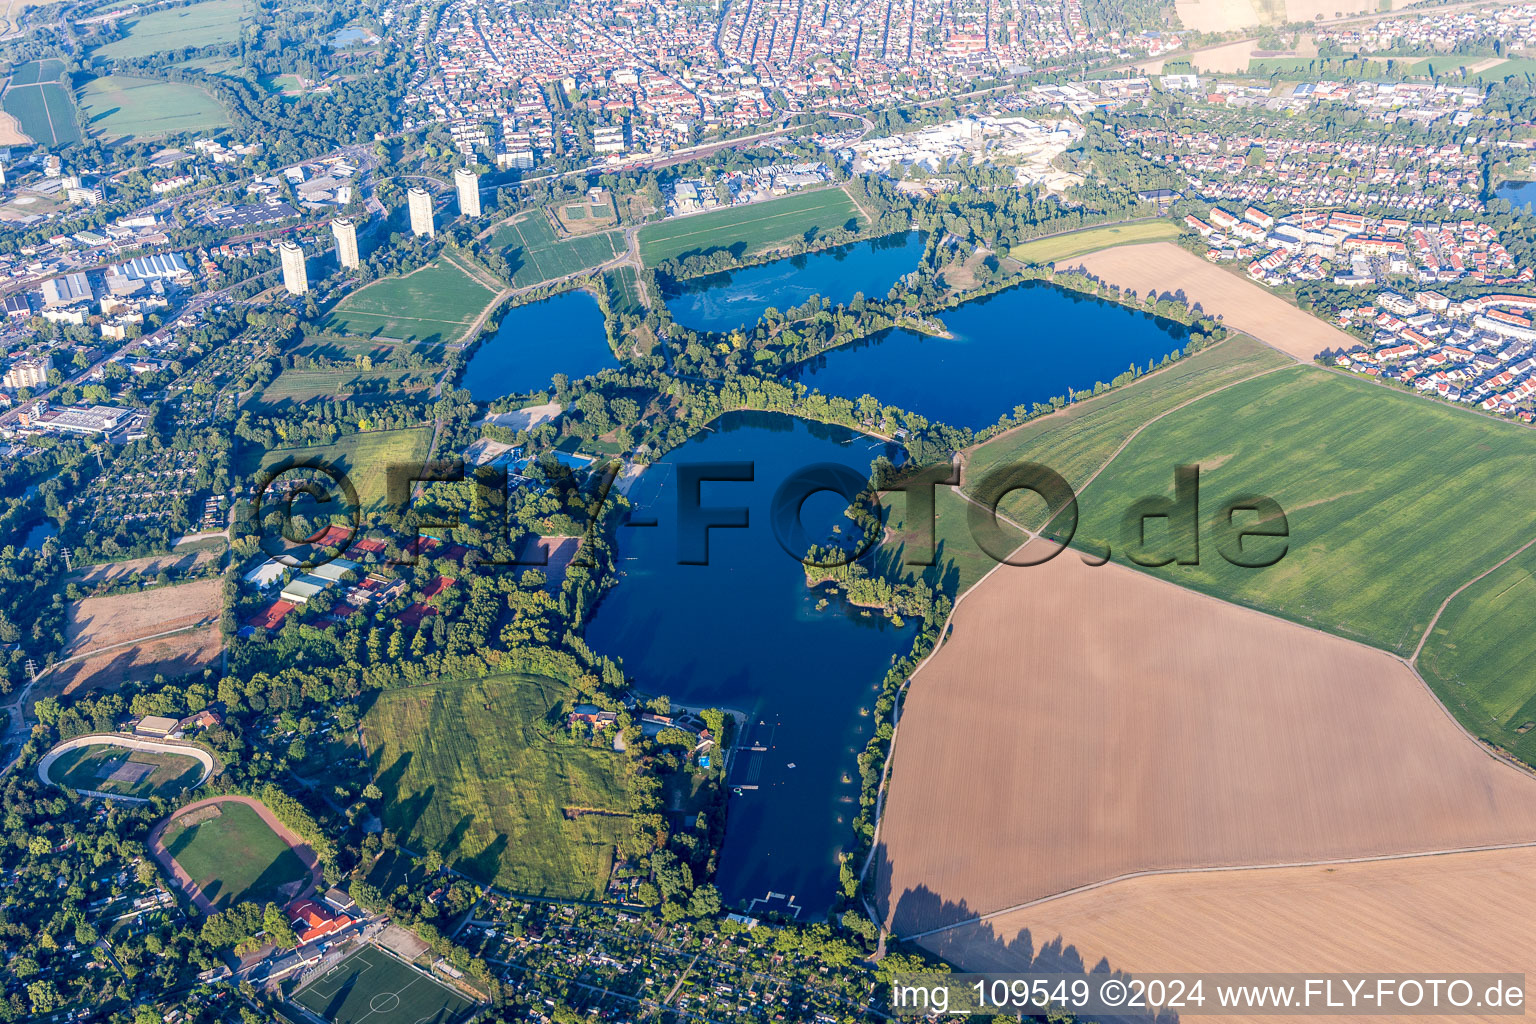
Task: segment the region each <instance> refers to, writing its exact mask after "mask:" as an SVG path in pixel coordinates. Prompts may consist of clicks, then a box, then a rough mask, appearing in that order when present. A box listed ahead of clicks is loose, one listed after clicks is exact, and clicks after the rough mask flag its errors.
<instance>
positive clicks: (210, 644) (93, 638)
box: [47, 555, 224, 693]
mask: <svg viewBox="0 0 1536 1024" xmlns="http://www.w3.org/2000/svg"><path fill="white" fill-rule="evenodd" d="M161 557H162V558H172V557H173V556H170V555H164V556H161ZM183 557H191V556H183ZM141 561H142V560H141ZM124 564H127V563H124ZM108 568H110V567H106V566H95V567H92V568H91V569H89V570H85V571H87V572H95V571H96V570H98V569H100V570H105V569H108ZM222 602H223V581H222V580H220V579H218V578H217V577H215V578H213V579H206V580H198V581H197V582H195V583H184V584H182V585H180V586H165V587H154V588H151V589H149V590H141V591H138V592H135V593H128V594H114V595H112V596H111V597H88V598H85V599H84V600H82V601H75V602H73V603H72V604H71V605H70V606H69V609H68V611H67V612H66V613H65V626H64V636H65V644H64V649H63V651H62V652H61V661H60V663H59V664H58V666H57V667H56V668H54V669H53V670H52V671H51V672H49V674H48V676H47V679H48V687H49V689H50V690H53V691H55V692H61V693H70V692H72V691H74V690H78V689H83V688H87V687H97V686H116V685H119V684H121V683H123V682H126V681H128V680H130V679H149V678H152V677H153V676H154V675H155V674H156V673H160V674H163V675H166V676H172V675H181V674H184V673H187V672H193V671H197V670H200V669H202V668H204V667H206V666H207V665H210V664H212V663H213V662H215V661H216V660H217V659H218V657H219V652H220V651H222V650H223V643H224V640H223V636H222V635H221V634H220V633H219V628H218V622H219V613H220V611H221V608H222ZM199 627H201V628H199ZM167 633H169V634H172V635H170V636H166V635H165V634H167Z"/></svg>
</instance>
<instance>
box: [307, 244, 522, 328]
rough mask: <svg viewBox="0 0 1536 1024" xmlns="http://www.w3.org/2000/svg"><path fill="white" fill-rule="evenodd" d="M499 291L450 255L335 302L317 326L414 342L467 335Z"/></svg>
mask: <svg viewBox="0 0 1536 1024" xmlns="http://www.w3.org/2000/svg"><path fill="white" fill-rule="evenodd" d="M495 298H496V291H495V290H494V289H492V288H489V287H487V286H486V285H485V284H483V283H481V281H479V280H477V279H476V277H475V276H472V275H471V274H470V273H469V272H468V271H467V270H465V269H464V268H463V267H462V266H460V265H459V264H458V263H456V262H454V261H453V259H452V258H451V257H447V256H445V257H443V258H442V259H439V260H437V261H436V262H435V263H430V264H428V265H427V266H425V267H423V268H422V269H420V270H417V271H414V272H412V273H410V274H406V275H405V276H404V277H389V278H384V279H383V280H380V281H375V282H374V283H372V284H370V285H366V286H365V287H363V288H361V289H359V290H358V291H355V292H353V293H352V294H351V295H348V296H347V297H346V298H344V299H342V300H341V302H339V303H337V304H336V306H335V308H333V309H332V310H331V311H330V313H328V314H327V315H326V316H325V317H324V318H323V319H322V320H321V321H320V322H319V324H318V325H317V326H318V327H319V329H320V330H321V331H324V332H327V333H330V334H337V335H342V336H352V337H358V338H366V339H369V340H376V341H386V342H391V341H392V342H397V343H406V344H415V345H449V344H455V343H458V342H462V341H465V340H467V339H466V337H465V336H466V335H467V334H468V332H469V329H470V328H471V327H472V326H473V325H474V324H475V323H476V322H477V321H479V319H480V318H481V316H482V315H483V314H484V313H485V311H486V310H487V309H488V308H490V305H491V303H492V302H493V301H494V300H495Z"/></svg>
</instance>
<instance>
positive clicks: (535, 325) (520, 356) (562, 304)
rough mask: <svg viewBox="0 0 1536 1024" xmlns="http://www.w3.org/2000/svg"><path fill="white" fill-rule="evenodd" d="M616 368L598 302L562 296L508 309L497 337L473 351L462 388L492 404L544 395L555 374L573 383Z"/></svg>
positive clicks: (585, 297) (575, 294)
mask: <svg viewBox="0 0 1536 1024" xmlns="http://www.w3.org/2000/svg"><path fill="white" fill-rule="evenodd" d="M618 365H619V361H618V359H617V358H615V357H614V354H613V350H612V349H611V348H609V347H608V335H607V332H606V331H604V329H603V312H602V310H600V309H599V308H598V306H597V300H596V299H594V298H593V297H592V296H591V295H589V294H587V293H586V292H581V291H576V292H564V293H562V294H560V295H556V296H555V297H554V298H552V299H544V300H543V301H542V302H532V303H529V304H528V305H526V306H514V307H512V308H511V309H509V310H507V311H506V315H504V316H503V317H502V318H501V325H500V326H499V327H498V328H497V330H496V333H495V334H494V335H492V336H491V337H489V338H487V339H485V340H484V341H483V342H481V343H480V347H479V348H477V349H475V353H474V355H472V356H471V357H470V360H469V365H468V366H466V367H465V368H464V379H463V380H462V381H460V382H459V386H460V387H462V388H468V389H469V393H470V395H472V396H473V397H474V399H475V400H476V401H477V402H488V401H490V400H491V399H493V398H500V397H501V396H502V395H513V394H516V395H526V394H529V393H530V392H534V391H542V390H544V389H545V388H548V387H549V382H550V380H551V379H552V378H553V377H554V375H555V374H557V373H563V374H565V375H566V376H567V377H570V378H571V379H573V380H575V379H577V378H580V377H586V376H589V375H591V374H594V373H596V372H597V371H599V370H605V369H607V368H609V367H610V366H618Z"/></svg>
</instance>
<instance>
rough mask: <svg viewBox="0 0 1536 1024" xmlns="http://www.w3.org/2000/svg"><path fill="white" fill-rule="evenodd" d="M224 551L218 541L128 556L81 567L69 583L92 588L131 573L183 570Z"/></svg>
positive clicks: (73, 574)
mask: <svg viewBox="0 0 1536 1024" xmlns="http://www.w3.org/2000/svg"><path fill="white" fill-rule="evenodd" d="M223 554H224V545H223V543H222V542H221V543H217V544H213V545H210V546H206V547H205V546H202V545H199V546H198V547H196V548H191V549H188V548H183V549H182V550H180V551H178V552H172V553H171V554H166V555H150V556H148V557H147V558H130V559H128V560H126V561H122V562H103V563H102V564H100V565H87V566H83V567H81V568H80V569H78V570H76V571H75V572H74V573H71V574H70V576H69V582H70V583H77V584H79V585H80V586H81V587H95V586H98V585H100V584H102V583H111V582H112V581H114V580H118V579H121V578H123V577H124V576H131V575H133V574H134V573H138V574H139V575H140V576H155V575H158V574H159V573H162V572H174V573H186V572H191V571H192V570H193V569H197V568H200V567H202V566H204V565H207V564H208V563H209V562H212V561H214V560H215V559H217V558H219V557H221V556H222V555H223Z"/></svg>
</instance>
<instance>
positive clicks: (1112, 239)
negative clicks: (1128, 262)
mask: <svg viewBox="0 0 1536 1024" xmlns="http://www.w3.org/2000/svg"><path fill="white" fill-rule="evenodd" d="M1178 237H1179V229H1178V227H1177V226H1176V225H1175V224H1174V223H1173V222H1172V221H1167V220H1149V221H1142V222H1140V223H1136V224H1106V225H1104V226H1103V227H1097V228H1086V229H1084V230H1082V231H1073V232H1070V233H1069V234H1065V235H1053V236H1051V237H1050V238H1036V239H1034V240H1032V241H1029V242H1024V243H1023V244H1021V245H1016V246H1014V247H1013V249H1012V250H1011V251H1010V252H1009V255H1010V256H1012V257H1013V258H1014V259H1016V260H1018V261H1019V262H1021V263H1054V262H1056V261H1057V260H1067V259H1071V258H1072V257H1073V256H1082V255H1085V254H1086V253H1090V252H1098V251H1099V250H1100V249H1108V248H1109V247H1110V246H1114V245H1129V244H1130V243H1132V242H1168V241H1172V240H1173V239H1175V238H1178Z"/></svg>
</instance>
